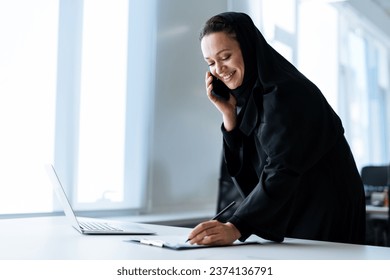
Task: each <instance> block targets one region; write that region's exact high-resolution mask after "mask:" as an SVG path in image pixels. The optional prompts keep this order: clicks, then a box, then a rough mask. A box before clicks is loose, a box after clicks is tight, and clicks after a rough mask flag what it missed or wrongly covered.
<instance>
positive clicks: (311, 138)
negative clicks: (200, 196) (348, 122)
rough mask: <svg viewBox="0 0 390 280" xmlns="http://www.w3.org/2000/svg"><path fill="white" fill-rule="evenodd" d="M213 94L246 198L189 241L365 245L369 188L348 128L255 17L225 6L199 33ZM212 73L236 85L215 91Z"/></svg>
mask: <svg viewBox="0 0 390 280" xmlns="http://www.w3.org/2000/svg"><path fill="white" fill-rule="evenodd" d="M200 39H201V49H202V53H203V56H204V59H205V61H206V62H207V63H208V65H209V67H210V72H207V73H206V78H205V82H206V90H207V96H208V98H209V100H210V101H211V102H212V103H213V104H214V105H215V106H216V108H217V109H218V110H219V111H220V112H221V114H222V119H223V124H222V127H221V130H222V134H223V155H224V164H226V167H227V170H228V173H229V176H230V177H231V179H232V180H233V181H234V182H235V185H236V187H237V188H238V189H239V190H240V193H241V194H242V195H243V197H244V200H243V201H242V203H241V204H240V206H239V207H238V209H237V210H236V211H235V213H234V214H233V216H232V217H231V218H230V219H229V220H228V222H227V223H221V222H219V221H207V222H204V223H201V224H199V225H198V226H196V227H195V228H194V229H193V230H192V232H191V233H190V235H189V237H188V238H189V240H190V243H191V244H205V245H224V244H230V243H232V242H234V241H235V240H237V239H239V240H241V241H244V240H245V239H247V238H248V237H249V236H250V235H251V234H256V235H258V236H260V237H262V238H264V239H268V240H272V241H276V242H282V241H283V239H284V237H292V238H302V239H313V240H325V241H334V242H345V243H356V244H362V243H364V235H365V200H364V190H363V185H362V182H361V179H360V175H359V173H358V171H357V168H356V164H355V161H354V159H353V156H352V153H351V151H350V148H349V146H348V144H347V141H346V139H345V137H344V129H343V127H342V124H341V121H340V119H339V117H338V116H337V115H336V113H335V112H334V111H333V110H332V108H331V107H330V105H329V104H328V103H327V101H326V99H325V98H324V96H323V95H322V93H321V92H320V90H319V89H318V88H317V87H316V86H315V85H314V84H313V83H312V82H310V81H309V80H308V79H307V78H306V77H305V76H304V75H302V74H301V73H300V72H299V71H298V70H297V69H296V68H295V67H294V66H293V65H292V64H290V63H289V62H288V61H287V60H286V59H284V58H283V57H282V56H281V55H280V54H279V53H277V52H276V51H275V50H274V49H273V48H272V47H271V46H269V45H268V44H267V42H266V41H265V39H264V38H263V36H262V35H261V33H260V32H259V30H258V29H257V28H256V27H255V25H254V24H253V22H252V20H251V19H250V17H249V16H247V15H246V14H242V13H233V12H229V13H223V14H220V15H217V16H214V17H212V18H211V19H209V20H208V21H207V22H206V24H205V26H204V28H203V30H202V32H201V36H200ZM211 74H213V75H214V76H215V77H216V78H218V79H220V80H221V81H222V82H223V83H224V84H225V85H226V86H227V87H228V88H229V89H230V92H231V94H230V97H229V99H228V100H227V101H226V100H223V99H220V98H218V97H217V96H215V95H214V94H212V89H213V85H212V80H213V79H214V78H213V77H212V76H211Z"/></svg>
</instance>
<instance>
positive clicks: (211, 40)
mask: <svg viewBox="0 0 390 280" xmlns="http://www.w3.org/2000/svg"><path fill="white" fill-rule="evenodd" d="M201 48H202V53H203V57H204V59H205V61H206V62H207V64H208V65H209V67H210V72H211V74H213V75H214V76H216V77H217V78H218V79H220V80H222V81H223V82H224V83H225V85H226V86H227V87H228V88H230V89H236V88H237V87H239V86H240V85H241V84H242V82H243V80H244V68H245V67H244V59H243V57H242V53H241V49H240V45H239V43H238V42H237V40H235V39H233V38H231V37H230V36H229V35H227V34H226V33H225V32H216V33H211V34H208V35H206V36H204V37H203V38H202V41H201Z"/></svg>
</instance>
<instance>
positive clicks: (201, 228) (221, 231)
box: [188, 220, 241, 245]
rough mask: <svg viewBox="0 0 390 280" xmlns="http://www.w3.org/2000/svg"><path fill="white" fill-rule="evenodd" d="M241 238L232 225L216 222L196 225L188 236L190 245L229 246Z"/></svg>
mask: <svg viewBox="0 0 390 280" xmlns="http://www.w3.org/2000/svg"><path fill="white" fill-rule="evenodd" d="M240 237H241V233H240V232H239V230H238V229H237V228H236V227H235V226H234V225H233V224H232V223H229V222H228V223H221V222H218V221H216V220H212V221H207V222H203V223H200V224H199V225H197V226H196V227H195V228H194V229H193V230H192V231H191V233H190V235H189V236H188V239H189V242H190V244H198V245H229V244H232V243H233V242H234V241H236V240H237V239H238V238H240Z"/></svg>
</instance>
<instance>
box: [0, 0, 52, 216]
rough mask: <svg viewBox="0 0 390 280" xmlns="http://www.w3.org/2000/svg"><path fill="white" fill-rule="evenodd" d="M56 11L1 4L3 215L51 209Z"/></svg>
mask: <svg viewBox="0 0 390 280" xmlns="http://www.w3.org/2000/svg"><path fill="white" fill-rule="evenodd" d="M58 6H59V2H58V1H55V0H35V1H30V0H13V1H0V131H1V138H0V155H1V156H0V170H1V175H0V192H1V195H0V214H9V213H24V212H46V211H51V210H52V207H53V206H52V204H53V202H52V200H53V198H52V190H51V186H50V184H49V181H48V179H47V175H46V173H45V169H44V164H45V163H47V162H51V161H52V160H53V151H54V120H55V110H54V108H55V93H56V75H57V71H56V70H57V67H56V63H57V32H58V8H59V7H58Z"/></svg>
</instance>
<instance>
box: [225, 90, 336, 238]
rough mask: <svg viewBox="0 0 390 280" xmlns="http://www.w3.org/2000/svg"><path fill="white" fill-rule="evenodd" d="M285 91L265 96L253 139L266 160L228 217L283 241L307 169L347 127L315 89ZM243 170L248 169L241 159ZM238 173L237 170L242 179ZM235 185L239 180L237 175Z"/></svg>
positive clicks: (243, 228)
mask: <svg viewBox="0 0 390 280" xmlns="http://www.w3.org/2000/svg"><path fill="white" fill-rule="evenodd" d="M299 90H301V92H299V91H298V92H295V93H294V94H292V92H293V89H291V88H290V89H289V90H286V91H283V88H281V87H279V88H278V87H275V88H274V90H273V91H271V92H270V93H268V94H267V95H264V98H263V107H264V116H263V119H262V120H261V123H260V125H259V127H258V129H257V132H256V135H254V137H255V138H256V139H257V141H258V143H259V145H260V146H261V149H262V150H264V152H265V154H266V164H265V165H264V168H263V170H262V172H261V175H260V178H259V180H258V182H257V185H256V186H255V188H254V189H253V191H252V192H251V193H250V194H249V195H248V196H247V197H246V198H245V200H244V201H243V202H242V204H241V205H240V207H239V208H238V209H237V211H236V212H235V214H234V216H233V217H232V218H231V219H230V220H229V221H230V222H232V223H233V224H234V225H235V226H236V227H237V228H238V230H239V231H240V232H241V234H242V237H241V238H240V240H245V239H246V238H247V237H248V236H249V235H250V234H251V233H255V234H257V235H259V236H260V237H262V238H265V239H269V240H273V241H277V242H281V241H283V239H284V236H285V232H286V228H287V226H288V222H289V218H290V215H291V207H292V205H291V203H292V201H293V200H292V199H291V198H292V197H293V196H294V195H297V194H296V192H295V191H296V189H297V186H298V185H299V183H300V179H301V176H302V174H303V173H305V172H306V171H307V170H308V169H309V168H310V167H311V166H313V165H314V164H315V163H316V162H317V161H319V160H320V158H321V157H323V156H324V154H326V152H327V151H329V150H330V149H331V147H332V146H333V145H334V143H335V142H336V141H337V138H338V137H340V134H342V132H343V130H342V127H341V123H340V122H339V119H338V117H337V116H336V115H335V113H334V112H333V110H332V109H331V108H330V106H329V105H328V103H327V102H326V101H325V99H324V98H323V96H322V94H317V93H316V92H314V93H313V92H305V91H303V92H302V89H299ZM242 164H243V166H242V167H241V170H245V169H246V168H249V167H247V166H245V164H246V163H245V162H242ZM239 175H240V174H239V173H237V174H235V176H236V177H237V178H239ZM237 183H238V184H241V182H240V180H239V179H237Z"/></svg>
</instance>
